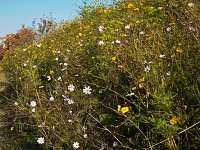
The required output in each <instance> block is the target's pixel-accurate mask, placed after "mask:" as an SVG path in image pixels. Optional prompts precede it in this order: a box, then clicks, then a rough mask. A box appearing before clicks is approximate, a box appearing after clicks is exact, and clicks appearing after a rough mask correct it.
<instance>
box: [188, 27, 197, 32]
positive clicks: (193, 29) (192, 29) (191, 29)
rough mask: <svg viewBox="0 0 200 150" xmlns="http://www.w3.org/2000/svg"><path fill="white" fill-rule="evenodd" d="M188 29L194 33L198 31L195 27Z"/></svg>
mask: <svg viewBox="0 0 200 150" xmlns="http://www.w3.org/2000/svg"><path fill="white" fill-rule="evenodd" d="M188 28H189V30H190V31H193V32H194V31H196V29H195V28H194V27H191V26H189V27H188Z"/></svg>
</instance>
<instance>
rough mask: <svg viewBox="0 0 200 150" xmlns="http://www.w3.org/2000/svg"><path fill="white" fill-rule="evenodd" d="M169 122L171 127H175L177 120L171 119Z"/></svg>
mask: <svg viewBox="0 0 200 150" xmlns="http://www.w3.org/2000/svg"><path fill="white" fill-rule="evenodd" d="M169 122H170V124H171V125H176V124H177V119H176V118H175V117H173V118H172V119H171V120H170V121H169Z"/></svg>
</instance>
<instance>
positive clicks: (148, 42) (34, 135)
mask: <svg viewBox="0 0 200 150" xmlns="http://www.w3.org/2000/svg"><path fill="white" fill-rule="evenodd" d="M199 8H200V5H199V3H198V1H194V2H193V3H191V2H189V1H188V0H185V1H174V0H168V1H165V0H157V1H150V0H146V1H144V0H141V1H139V0H138V1H135V2H133V1H132V0H126V1H115V2H113V5H110V6H107V5H105V4H100V3H98V2H97V1H96V2H94V4H91V5H84V6H83V7H82V8H81V10H80V18H76V19H74V20H73V21H71V22H67V21H66V22H65V23H63V24H61V25H60V26H57V27H56V28H55V29H52V30H51V32H49V33H47V34H46V35H45V37H43V38H42V39H41V40H40V41H38V43H37V44H32V45H29V46H27V47H18V48H16V49H15V51H14V53H13V55H12V56H10V55H6V56H5V57H4V59H3V62H4V68H5V70H6V71H7V75H8V77H9V81H10V84H11V85H12V87H13V89H14V93H15V95H14V96H13V98H12V99H10V101H9V102H10V103H9V108H10V109H9V110H8V112H9V114H11V117H12V118H16V119H15V121H14V122H11V127H13V128H12V131H10V132H11V134H14V133H15V134H16V135H17V136H19V137H22V136H23V138H24V139H26V141H30V143H33V144H35V145H38V146H40V147H43V148H44V149H72V148H77V147H80V149H198V148H199V139H200V132H199V128H198V125H199V123H200V122H199V120H200V118H199V104H200V100H199V56H200V54H199V25H200V20H199V10H200V9H199ZM39 137H42V138H43V137H44V140H45V141H44V142H41V143H42V144H41V145H40V144H39V142H38V141H37V140H38V138H39ZM10 138H11V139H12V137H10ZM15 140H16V142H17V143H18V144H19V143H20V139H15ZM77 142H78V143H77ZM19 145H20V144H19Z"/></svg>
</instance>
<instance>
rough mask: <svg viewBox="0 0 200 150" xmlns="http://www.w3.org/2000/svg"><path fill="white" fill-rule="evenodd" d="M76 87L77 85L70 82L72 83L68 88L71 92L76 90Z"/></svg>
mask: <svg viewBox="0 0 200 150" xmlns="http://www.w3.org/2000/svg"><path fill="white" fill-rule="evenodd" d="M74 88H75V86H74V85H73V84H70V85H69V86H68V90H69V91H70V92H73V91H74Z"/></svg>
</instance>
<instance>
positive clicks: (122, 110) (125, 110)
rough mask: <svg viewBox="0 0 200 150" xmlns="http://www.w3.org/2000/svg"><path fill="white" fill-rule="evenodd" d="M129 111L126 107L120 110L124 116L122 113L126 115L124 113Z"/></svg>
mask: <svg viewBox="0 0 200 150" xmlns="http://www.w3.org/2000/svg"><path fill="white" fill-rule="evenodd" d="M128 111H129V108H128V107H123V108H122V109H121V112H122V113H123V114H124V113H126V112H128Z"/></svg>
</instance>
